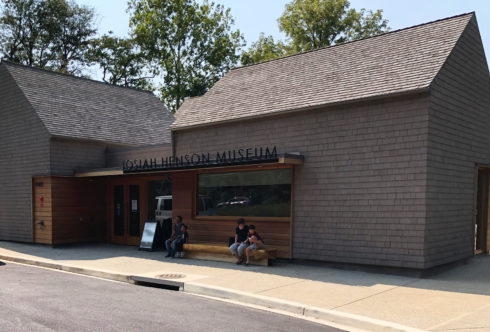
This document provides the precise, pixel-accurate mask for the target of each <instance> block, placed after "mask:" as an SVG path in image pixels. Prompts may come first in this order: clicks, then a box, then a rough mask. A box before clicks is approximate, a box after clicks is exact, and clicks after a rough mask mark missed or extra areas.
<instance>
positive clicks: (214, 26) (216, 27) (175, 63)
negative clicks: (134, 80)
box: [129, 0, 243, 111]
mask: <svg viewBox="0 0 490 332" xmlns="http://www.w3.org/2000/svg"><path fill="white" fill-rule="evenodd" d="M129 10H130V12H131V19H130V27H131V31H132V35H133V37H134V38H135V40H136V42H137V43H138V45H139V47H140V48H141V50H142V52H143V54H144V55H145V57H146V58H147V60H148V61H149V62H150V63H151V65H152V66H151V68H152V70H153V72H154V73H155V74H159V75H160V76H161V78H162V80H163V84H162V86H161V88H160V92H161V96H162V100H163V102H164V103H165V104H166V105H167V107H168V108H169V109H171V110H173V111H175V110H176V109H177V108H178V107H179V106H180V105H181V104H182V102H183V101H184V99H185V98H186V97H190V96H198V95H202V94H203V93H204V92H206V91H207V90H208V89H209V88H210V87H211V86H212V85H213V84H214V83H215V82H216V81H217V80H218V79H219V78H220V77H221V76H223V75H224V73H225V72H226V71H228V70H229V69H230V68H231V67H232V66H233V65H235V64H236V63H237V62H238V60H239V55H238V50H239V48H240V47H241V44H242V42H243V37H242V35H241V33H240V32H239V31H238V30H232V25H233V24H234V22H233V18H232V16H231V15H230V11H229V9H225V8H224V7H223V6H222V5H214V4H213V3H209V2H207V1H206V0H204V1H203V2H199V3H198V2H197V1H195V0H130V1H129Z"/></svg>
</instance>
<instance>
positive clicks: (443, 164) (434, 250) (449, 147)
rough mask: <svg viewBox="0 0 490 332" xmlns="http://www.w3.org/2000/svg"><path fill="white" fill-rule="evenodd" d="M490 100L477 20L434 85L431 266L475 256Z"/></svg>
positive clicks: (488, 160) (489, 156) (489, 151)
mask: <svg viewBox="0 0 490 332" xmlns="http://www.w3.org/2000/svg"><path fill="white" fill-rule="evenodd" d="M489 98H490V78H489V73H488V66H487V64H486V60H485V54H484V52H483V47H482V43H481V39H480V35H479V32H478V27H477V25H476V19H475V18H473V19H472V20H471V21H470V23H469V25H468V27H467V28H466V30H465V32H464V34H463V35H462V36H461V38H460V40H459V41H458V43H457V45H456V48H455V49H454V50H453V52H452V54H451V55H450V57H449V58H448V60H447V62H446V64H445V65H444V66H443V68H442V70H441V72H440V73H439V75H438V76H437V77H436V79H435V81H434V82H433V84H432V92H431V104H430V121H429V122H430V126H429V158H428V166H429V168H428V177H429V179H428V193H427V204H428V210H427V232H426V264H425V267H431V266H434V265H439V264H443V263H447V262H450V261H454V260H457V259H461V258H465V257H469V256H472V255H473V245H474V238H473V234H474V217H473V204H474V196H473V194H474V185H475V181H476V179H475V177H474V171H475V164H476V163H479V164H486V165H490V99H489Z"/></svg>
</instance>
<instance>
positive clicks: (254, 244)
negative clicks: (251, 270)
mask: <svg viewBox="0 0 490 332" xmlns="http://www.w3.org/2000/svg"><path fill="white" fill-rule="evenodd" d="M245 243H248V246H247V247H246V248H247V249H246V250H245V255H246V256H247V261H246V262H245V265H248V264H249V263H250V256H252V255H253V251H254V250H257V249H261V248H263V247H264V241H263V240H262V237H261V236H260V235H259V233H257V232H256V231H255V226H254V225H250V227H249V228H248V235H247V240H246V241H245Z"/></svg>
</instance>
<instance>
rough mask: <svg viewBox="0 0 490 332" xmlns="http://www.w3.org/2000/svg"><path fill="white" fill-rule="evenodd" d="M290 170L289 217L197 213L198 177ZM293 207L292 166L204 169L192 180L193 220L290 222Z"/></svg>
mask: <svg viewBox="0 0 490 332" xmlns="http://www.w3.org/2000/svg"><path fill="white" fill-rule="evenodd" d="M284 168H288V169H291V206H290V210H291V211H290V213H289V217H255V216H202V215H199V214H198V213H197V193H198V192H199V180H198V179H199V175H200V174H209V173H236V172H253V171H265V170H275V169H284ZM293 205H294V167H293V166H292V165H267V164H265V165H260V166H254V167H243V166H242V167H240V166H237V167H228V168H226V169H224V168H216V169H204V170H199V171H198V172H196V175H195V178H194V195H193V207H192V217H193V219H195V220H202V221H206V220H235V219H239V218H244V219H245V220H246V221H249V222H251V221H272V222H274V221H275V222H290V221H291V220H292V219H293Z"/></svg>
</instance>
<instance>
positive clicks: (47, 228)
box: [32, 177, 53, 244]
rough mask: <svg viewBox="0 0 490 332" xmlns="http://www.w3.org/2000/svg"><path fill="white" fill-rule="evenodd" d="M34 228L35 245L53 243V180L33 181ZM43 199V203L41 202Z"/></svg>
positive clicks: (40, 178)
mask: <svg viewBox="0 0 490 332" xmlns="http://www.w3.org/2000/svg"><path fill="white" fill-rule="evenodd" d="M32 191H33V193H32V206H33V209H32V212H33V218H32V223H33V225H32V227H33V232H34V237H33V238H34V243H42V244H52V243H53V237H52V234H53V211H52V196H51V178H50V177H35V178H33V180H32ZM41 197H42V199H43V200H42V201H41Z"/></svg>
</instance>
